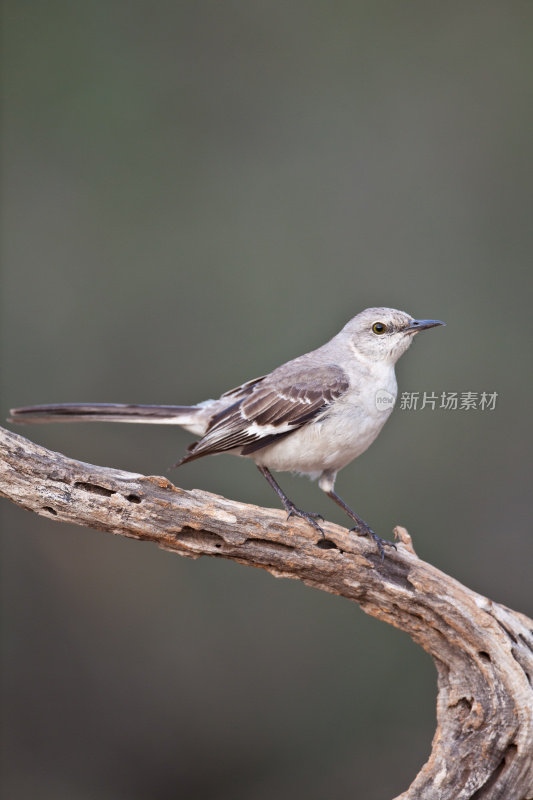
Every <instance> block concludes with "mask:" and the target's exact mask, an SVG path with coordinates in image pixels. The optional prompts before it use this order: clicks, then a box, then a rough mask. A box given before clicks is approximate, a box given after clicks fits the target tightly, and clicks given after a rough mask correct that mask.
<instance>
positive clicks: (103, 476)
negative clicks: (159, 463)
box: [0, 428, 533, 800]
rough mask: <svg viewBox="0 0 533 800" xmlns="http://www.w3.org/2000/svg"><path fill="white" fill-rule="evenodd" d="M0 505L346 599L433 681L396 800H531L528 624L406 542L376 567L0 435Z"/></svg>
mask: <svg viewBox="0 0 533 800" xmlns="http://www.w3.org/2000/svg"><path fill="white" fill-rule="evenodd" d="M0 495H2V496H3V497H6V498H8V499H10V500H12V501H13V502H15V503H17V504H18V505H19V506H22V507H23V508H25V509H28V510H30V511H35V512H36V513H38V514H42V515H44V516H47V517H49V518H53V519H55V520H57V521H61V522H71V523H74V524H76V525H84V526H87V527H91V528H96V529H98V530H102V531H108V532H109V533H114V534H118V535H120V536H128V537H133V538H136V539H142V540H144V541H152V542H155V543H156V544H157V545H158V546H159V547H162V548H163V549H165V550H170V551H172V552H174V553H178V554H180V555H182V556H187V557H188V558H199V557H200V556H215V557H217V558H229V559H232V560H233V561H237V562H239V563H241V564H247V565H249V566H254V567H261V568H263V569H266V570H267V571H268V572H270V573H272V574H273V575H275V576H277V577H286V578H297V579H299V580H301V581H303V582H304V583H306V584H307V585H309V586H314V587H315V588H317V589H321V590H323V591H326V592H332V593H334V594H338V595H342V596H343V597H347V598H350V599H351V600H354V601H355V602H356V603H359V605H360V606H361V608H362V609H363V611H365V612H366V613H368V614H371V615H372V616H374V617H377V618H378V619H381V620H383V621H384V622H388V623H390V624H391V625H394V626H396V627H397V628H400V629H401V630H404V631H406V633H408V634H409V635H410V636H411V638H412V639H413V640H414V641H415V642H417V643H418V644H419V645H420V646H421V647H423V648H424V650H427V652H428V653H430V654H431V656H432V657H433V659H434V661H435V666H436V668H437V672H438V687H439V690H438V698H437V730H436V732H435V736H434V739H433V748H432V752H431V755H430V758H429V760H428V761H427V763H426V764H425V765H424V767H423V768H422V769H421V771H420V772H419V773H418V775H417V776H416V777H415V779H414V780H413V783H412V784H411V786H410V787H409V789H407V791H405V792H404V793H403V794H402V795H400V796H399V798H397V800H400V798H401V800H415V798H416V800H437V799H438V800H448V798H449V799H450V800H466V799H467V798H469V799H470V800H474V799H475V800H481V798H483V800H497V799H498V800H499V799H500V798H501V800H527V799H528V798H533V688H532V684H533V621H532V620H530V619H528V618H527V617H526V616H524V615H523V614H520V613H518V612H516V611H512V610H511V609H508V608H506V607H505V606H502V605H500V604H498V603H495V602H493V601H491V600H489V599H487V598H486V597H483V596H482V595H479V594H477V593H476V592H473V591H472V590H470V589H468V588H467V587H465V586H462V585H461V584H460V583H458V582H457V581H456V580H454V579H453V578H451V577H449V576H448V575H445V574H444V573H442V572H440V571H439V570H437V569H436V568H435V567H433V566H431V565H430V564H427V563H425V562H424V561H421V560H420V559H419V558H418V557H417V556H416V554H415V552H414V549H413V546H412V543H411V539H410V537H409V535H408V533H407V531H405V529H403V528H396V529H395V533H396V535H397V538H398V550H397V551H394V550H393V549H392V548H390V549H387V557H386V559H385V561H384V562H382V561H381V559H380V557H379V554H378V553H377V551H376V548H375V546H374V544H373V543H371V542H369V541H368V540H366V539H365V538H362V537H358V536H356V535H354V534H350V533H349V532H348V531H347V530H346V529H345V528H341V527H339V526H337V525H333V524H330V523H324V530H325V532H326V535H327V538H326V539H325V540H324V539H320V538H319V537H318V535H317V533H316V531H315V530H313V529H312V528H311V527H310V526H309V525H308V524H307V523H306V522H305V521H302V520H300V519H290V520H289V521H288V520H287V519H286V514H285V512H283V511H278V510H272V509H266V508H259V507H257V506H252V505H246V504H244V503H237V502H234V501H230V500H227V499H225V498H223V497H219V496H217V495H214V494H210V493H209V492H203V491H199V490H192V491H185V490H183V489H179V488H177V487H176V486H174V485H173V484H172V483H170V481H168V480H167V479H166V478H162V477H153V476H148V477H147V476H143V475H137V474H134V473H129V472H121V471H118V470H115V469H108V468H104V467H98V466H93V465H91V464H84V463H83V462H80V461H74V460H72V459H70V458H67V457H65V456H63V455H61V454H59V453H54V452H52V451H50V450H47V449H45V448H43V447H40V446H39V445H36V444H34V443H32V442H30V441H29V440H27V439H25V438H23V437H22V436H18V435H16V434H13V433H11V432H9V431H7V430H4V429H3V428H0ZM355 789H356V787H354V790H355Z"/></svg>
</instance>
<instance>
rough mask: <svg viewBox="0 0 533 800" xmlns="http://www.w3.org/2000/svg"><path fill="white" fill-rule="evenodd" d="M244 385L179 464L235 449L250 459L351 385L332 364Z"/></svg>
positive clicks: (279, 372) (294, 371)
mask: <svg viewBox="0 0 533 800" xmlns="http://www.w3.org/2000/svg"><path fill="white" fill-rule="evenodd" d="M245 386H246V389H247V390H248V391H247V392H244V393H243V395H244V396H242V395H241V396H240V397H239V395H240V394H241V392H240V391H239V389H240V388H241V387H239V388H238V389H237V390H232V392H230V393H226V394H227V395H231V394H233V392H235V394H236V395H237V397H238V399H237V400H236V401H235V402H234V403H231V404H230V405H229V406H228V407H226V408H225V409H223V410H222V411H220V412H219V413H218V414H215V415H214V416H213V417H212V418H211V420H210V423H209V426H208V428H207V431H206V433H205V435H204V436H203V437H202V439H200V441H198V442H195V443H194V444H193V445H191V446H190V447H189V453H188V455H186V456H185V458H183V459H182V460H181V461H180V462H179V463H180V464H183V463H186V462H188V461H192V460H194V459H196V458H200V457H201V456H206V455H211V454H214V453H222V452H224V451H227V450H233V449H235V448H241V455H249V454H250V453H253V452H255V451H256V450H259V449H261V448H262V447H266V446H267V445H269V444H272V443H273V442H274V441H276V440H277V439H279V438H280V437H284V436H287V435H288V434H289V433H292V432H293V431H295V430H297V429H298V428H300V427H301V426H302V425H305V424H307V423H308V422H310V421H311V420H313V419H316V417H317V416H318V415H319V414H321V413H322V412H324V411H326V409H327V408H328V406H330V405H331V404H332V403H333V402H334V401H335V400H337V399H338V398H339V397H341V396H342V395H343V394H344V393H345V392H346V391H347V390H348V388H349V380H348V377H347V375H346V373H345V372H344V371H343V370H342V369H341V368H340V367H338V366H337V365H335V364H321V365H312V366H307V365H305V366H304V365H302V366H301V367H299V368H296V367H295V368H292V369H290V370H284V369H283V368H282V369H281V370H279V371H278V370H276V371H275V372H274V373H272V374H271V375H269V376H267V377H266V378H263V379H260V380H259V381H257V382H251V386H250V387H249V388H248V384H245ZM243 388H244V387H243Z"/></svg>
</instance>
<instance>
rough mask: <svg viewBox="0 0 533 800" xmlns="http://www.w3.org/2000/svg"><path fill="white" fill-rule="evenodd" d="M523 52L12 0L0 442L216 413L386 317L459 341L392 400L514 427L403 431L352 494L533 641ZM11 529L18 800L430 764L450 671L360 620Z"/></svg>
mask: <svg viewBox="0 0 533 800" xmlns="http://www.w3.org/2000/svg"><path fill="white" fill-rule="evenodd" d="M532 22H533V9H532V7H531V4H530V3H527V2H513V3H500V2H491V1H490V0H488V1H487V2H484V3H482V4H479V3H463V2H451V3H445V4H438V3H427V2H408V3H397V2H393V0H389V1H388V2H386V1H384V2H378V3H372V2H357V1H356V2H354V0H352V1H351V2H335V3H331V2H328V3H325V2H318V1H316V0H313V1H312V2H301V0H296V2H293V3H289V4H287V3H282V2H278V1H277V0H274V2H270V3H260V2H255V1H253V0H252V1H249V2H231V1H230V0H229V1H227V2H224V3H219V2H201V3H198V2H190V1H187V2H167V1H165V0H157V2H155V3H148V2H146V0H144V2H141V1H135V0H134V1H133V2H124V0H105V2H104V1H103V0H93V2H90V3H87V2H81V1H80V0H69V2H66V0H55V2H54V1H53V0H51V1H50V2H46V3H30V2H25V1H24V0H22V1H21V0H6V2H4V4H3V36H4V42H3V45H4V46H3V68H2V75H3V126H2V127H3V130H2V159H3V161H2V174H3V205H2V267H3V272H2V289H3V291H2V308H1V334H2V335H1V342H2V358H1V370H2V385H1V406H0V409H1V414H2V417H3V418H5V416H6V414H7V411H8V409H9V407H10V406H17V405H25V404H33V403H48V402H60V401H65V402H66V401H111V402H145V403H151V402H153V403H189V402H196V401H198V400H200V399H204V398H206V397H213V396H218V395H219V394H220V393H221V392H222V391H224V390H226V389H229V388H230V387H233V386H234V385H236V384H238V383H240V382H241V381H243V380H247V379H249V378H252V377H254V376H257V375H261V374H263V373H265V372H266V371H268V370H270V369H272V368H274V367H276V366H277V365H278V364H280V363H281V362H283V361H285V360H287V359H289V358H292V357H294V356H296V355H300V354H301V353H303V352H305V351H307V350H310V349H312V348H314V347H316V346H319V345H320V344H323V342H324V341H326V339H327V338H329V337H330V336H332V335H334V334H335V333H337V331H338V330H339V329H340V328H341V327H342V326H343V325H344V323H345V322H346V321H347V320H348V319H349V318H350V317H352V316H353V315H354V314H356V313H357V312H359V311H360V310H362V309H364V308H366V307H367V306H373V305H387V306H392V307H397V308H401V309H404V310H406V311H408V312H409V313H410V314H412V315H414V316H418V317H432V318H438V319H443V320H445V321H446V323H447V327H446V328H439V329H436V330H433V331H429V332H428V333H425V334H423V335H421V336H419V337H418V338H417V341H416V342H415V345H414V347H413V348H412V349H411V350H410V351H409V353H408V354H407V355H406V356H405V357H404V358H403V359H402V360H401V361H400V363H399V365H398V380H399V386H400V392H417V391H418V392H424V391H426V392H436V393H440V392H442V391H445V392H453V391H457V392H466V391H472V392H478V393H480V392H483V391H486V392H497V393H498V398H497V402H496V407H495V409H494V410H493V411H489V410H485V411H481V410H470V411H464V410H463V411H460V410H457V411H444V410H442V409H438V408H436V409H435V410H431V409H430V408H425V409H424V410H417V411H407V410H401V409H400V408H399V407H397V408H396V410H395V412H394V414H393V415H392V417H391V419H390V420H389V422H388V423H387V425H386V427H385V429H384V431H383V433H382V434H381V436H380V438H379V439H378V440H377V441H376V443H375V444H374V445H373V446H372V447H371V448H370V450H369V451H368V452H367V453H366V454H365V455H364V456H362V457H361V458H360V459H358V460H357V461H356V462H354V463H353V464H352V465H350V466H349V467H348V468H346V469H345V470H344V471H343V472H342V473H341V475H340V477H339V479H338V482H337V487H338V490H339V492H340V494H341V495H342V496H343V497H345V499H346V500H347V501H348V502H349V503H350V504H351V505H353V507H354V508H355V509H356V510H357V511H358V513H359V514H361V515H362V516H363V518H365V519H366V520H367V521H368V522H369V523H370V524H371V525H372V527H373V528H374V529H375V530H376V531H377V532H378V533H380V534H381V535H382V536H385V537H387V538H390V537H391V535H392V528H393V526H394V525H395V524H402V525H405V526H406V527H407V528H408V530H409V531H410V533H411V535H412V536H413V539H414V543H415V546H416V549H417V551H418V554H419V555H420V556H421V557H422V558H424V559H427V560H429V561H431V562H432V563H434V564H435V565H437V566H438V567H439V568H440V569H442V570H444V571H445V572H448V573H450V574H452V575H453V576H454V577H456V578H457V579H458V580H460V581H462V582H464V583H466V584H467V585H468V586H470V587H471V588H473V589H475V590H477V591H479V592H481V593H483V594H485V595H488V596H489V597H491V598H492V599H494V600H497V601H499V602H503V603H505V604H507V605H509V606H511V607H512V608H514V609H517V610H521V611H524V612H526V613H529V614H530V615H531V614H532V613H533V607H532V606H533V603H532V592H531V564H532V563H533V538H532V536H531V496H530V480H531V472H530V465H531V460H530V458H531V447H530V444H531V440H530V430H531V421H530V420H531V410H530V409H531V393H532V389H533V385H532V377H531V370H530V356H531V288H532V279H531V258H532V253H533V236H532V226H531V202H532V199H533V198H532V191H531V186H532V177H533V175H532V169H531V168H532V157H531V141H532V134H533V130H532V128H533V126H532V122H533V109H532V104H531V91H532V88H533V72H532V68H533V50H532V49H531V24H532ZM17 432H18V433H22V434H23V435H27V436H29V437H30V438H33V439H34V440H35V441H38V442H40V443H42V444H44V445H46V446H48V447H50V448H52V449H54V450H59V451H62V452H64V453H66V454H68V455H70V456H72V457H75V458H78V459H81V460H83V461H88V462H92V463H96V464H102V465H108V466H113V467H117V468H121V469H126V470H131V471H135V472H144V473H148V474H156V475H157V474H164V475H167V476H168V477H170V478H171V479H172V480H173V481H174V482H176V483H177V484H178V485H180V486H183V487H185V488H189V487H199V488H203V489H208V490H210V491H213V492H217V493H220V494H223V495H225V496H227V497H230V498H234V499H238V500H242V501H247V502H251V503H257V504H261V505H267V506H277V505H278V503H277V499H276V498H275V496H274V494H273V492H272V491H271V489H270V488H269V487H268V485H267V483H266V482H265V481H264V480H263V479H262V478H261V477H260V475H259V474H258V473H257V471H256V470H255V469H254V467H253V465H252V464H251V463H250V462H248V461H246V460H244V459H243V460H242V461H241V460H239V459H235V458H231V457H227V456H219V457H218V458H212V459H205V460H201V461H198V462H195V463H193V464H191V465H189V466H187V467H184V468H183V469H181V470H179V471H169V468H168V465H169V464H172V463H173V462H175V461H176V460H177V459H178V458H179V457H180V456H181V455H182V454H183V452H184V449H185V447H186V445H187V443H188V442H190V441H191V438H193V437H191V436H190V435H189V434H187V433H185V432H182V431H180V430H178V429H176V430H174V429H172V430H170V429H169V428H168V427H149V426H148V427H142V426H120V425H117V426H112V425H106V426H104V425H94V426H88V425H86V426H84V425H80V426H64V427H62V426H59V425H58V426H55V425H54V426H50V427H34V428H18V429H17ZM280 481H281V483H282V485H283V487H284V488H285V490H286V491H287V493H288V494H289V496H290V497H291V498H293V499H294V500H295V501H296V502H297V503H299V504H300V505H301V506H302V507H304V508H308V509H312V510H316V511H321V512H322V513H324V514H325V515H326V516H327V518H328V519H331V520H334V521H336V522H339V523H342V524H346V520H345V519H344V517H343V515H342V513H341V512H340V510H339V509H337V508H336V507H335V506H334V505H333V503H331V501H329V500H328V499H327V498H326V497H324V496H322V494H321V493H320V491H319V490H318V488H317V487H316V486H315V485H313V484H311V483H309V482H308V481H306V480H304V479H301V478H295V477H292V476H287V475H282V476H281V477H280ZM1 514H2V536H1V548H2V576H1V577H2V580H1V592H2V634H1V636H2V639H1V645H2V647H1V650H2V697H1V702H2V707H3V714H2V736H3V770H2V784H3V789H4V796H5V797H9V798H10V800H26V799H27V798H33V797H35V796H39V797H40V798H42V800H63V798H65V799H66V798H68V800H86V799H88V798H91V799H92V798H99V800H146V799H147V798H150V800H167V799H169V798H174V797H195V798H200V799H203V798H208V799H211V798H217V799H218V798H220V799H221V800H226V799H227V800H230V799H231V800H266V798H271V797H273V796H276V797H277V798H279V800H286V799H288V798H292V797H294V795H295V793H296V794H297V795H298V794H300V795H301V796H304V795H305V796H306V797H307V798H310V799H311V800H322V798H324V797H326V796H327V797H328V798H340V797H345V796H347V794H348V793H349V792H350V793H353V794H354V796H357V797H361V798H363V797H364V798H365V800H374V799H375V800H378V798H386V797H391V796H393V795H395V794H398V793H399V792H400V791H402V790H404V789H405V788H406V787H407V785H408V784H409V782H410V781H411V779H412V778H413V777H414V775H415V773H416V772H417V770H418V769H419V767H420V766H421V765H422V763H423V762H424V761H425V759H426V758H427V755H428V753H429V750H430V744H431V738H432V735H433V732H434V727H435V696H436V674H435V670H434V668H433V664H432V662H431V659H430V658H429V656H427V655H426V654H425V653H423V652H422V651H421V650H420V649H419V648H418V647H416V646H415V645H414V644H413V643H412V642H411V641H410V639H409V638H408V637H407V636H406V635H404V634H402V633H400V632H398V631H396V630H393V629H391V628H390V627H389V626H387V625H384V624H383V623H380V622H377V621H376V620H373V619H370V618H368V617H366V616H365V615H364V614H363V613H362V612H361V611H360V610H359V608H358V607H357V606H356V605H354V604H352V603H349V602H348V601H346V600H344V599H340V598H337V597H333V596H328V595H326V594H324V593H321V592H318V591H315V590H312V589H310V588H307V587H305V586H303V585H300V584H298V583H296V582H293V581H287V580H275V579H274V578H272V577H271V576H269V575H267V574H266V573H264V572H263V571H261V570H251V569H246V568H244V567H242V566H239V565H237V564H233V563H227V562H223V561H215V560H208V559H202V560H199V561H196V562H193V561H189V560H186V559H180V558H173V557H172V556H171V555H170V554H169V553H167V552H162V551H158V550H157V549H156V548H155V547H154V546H152V545H147V544H141V543H139V542H135V541H130V540H121V539H119V538H116V539H115V538H113V537H112V536H109V535H106V534H102V533H98V532H95V531H91V530H84V529H81V528H74V527H67V526H64V525H59V524H57V523H54V522H53V521H49V520H47V519H45V518H43V517H37V516H35V515H32V514H30V513H28V512H25V511H22V510H21V509H19V508H17V507H15V506H14V505H12V504H10V503H8V502H7V501H5V502H3V503H2V506H1Z"/></svg>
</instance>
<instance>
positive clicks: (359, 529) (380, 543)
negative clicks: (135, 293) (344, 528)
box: [350, 525, 398, 561]
mask: <svg viewBox="0 0 533 800" xmlns="http://www.w3.org/2000/svg"><path fill="white" fill-rule="evenodd" d="M353 531H355V532H356V533H357V534H359V535H360V536H368V537H369V538H370V539H373V540H374V542H375V543H376V545H377V548H378V550H379V554H380V556H381V560H382V561H385V547H394V549H395V550H397V549H398V548H397V547H396V545H395V544H394V542H389V540H388V539H382V538H381V536H378V535H377V533H374V531H373V530H372V528H369V527H368V525H356V526H355V527H354V528H350V533H352V532H353Z"/></svg>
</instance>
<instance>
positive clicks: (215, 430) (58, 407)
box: [9, 307, 445, 559]
mask: <svg viewBox="0 0 533 800" xmlns="http://www.w3.org/2000/svg"><path fill="white" fill-rule="evenodd" d="M439 325H445V323H444V322H441V321H440V320H434V319H414V318H413V317H412V316H411V315H410V314H407V313H406V312H404V311H399V310H397V309H393V308H384V307H376V308H367V309H365V310H364V311H361V312H360V313H359V314H357V315H356V316H355V317H353V318H352V319H351V320H350V321H349V322H348V323H347V324H346V325H345V326H344V327H343V328H342V329H341V331H340V332H339V333H338V334H337V335H336V336H334V337H333V338H332V339H330V340H329V341H328V342H326V344H324V345H322V346H321V347H319V348H318V349H316V350H312V351H311V352H309V353H306V354H304V355H302V356H299V357H298V358H294V359H292V360H291V361H288V362H286V363H285V364H282V365H281V366H280V367H278V368H277V369H274V370H273V371H272V372H270V373H269V374H267V375H263V376H261V377H259V378H254V379H252V380H249V381H247V382H246V383H243V384H241V385H240V386H237V387H235V388H234V389H230V390H229V391H227V392H224V394H222V395H221V396H220V397H219V398H217V399H211V400H204V401H202V402H199V403H197V404H196V405H193V406H179V405H135V404H122V403H63V404H53V405H41V406H25V407H21V408H14V409H11V417H10V420H9V421H11V422H16V423H40V422H86V421H87V422H91V421H94V422H141V423H151V424H170V425H179V426H181V427H182V428H185V430H187V431H189V432H191V433H193V434H194V435H196V436H197V437H199V438H198V440H197V441H195V442H193V443H192V444H191V445H189V447H188V448H187V452H186V454H185V455H184V456H183V457H182V458H181V459H180V460H179V461H178V462H177V464H174V465H173V466H175V467H177V466H181V465H183V464H187V463H189V462H191V461H194V460H196V459H198V458H202V457H204V456H207V455H215V454H219V453H231V454H233V455H238V456H243V457H247V458H250V459H252V461H254V462H255V464H256V466H257V468H258V469H259V472H260V473H261V474H262V475H263V476H264V477H265V478H266V480H267V481H268V483H269V484H270V486H271V487H272V488H273V489H274V491H275V492H276V494H277V495H278V497H279V499H280V500H281V503H282V505H283V507H284V508H285V511H286V512H287V515H288V518H290V517H300V518H302V519H304V520H306V521H307V522H308V523H309V524H310V525H311V526H312V527H313V528H314V529H315V530H316V531H317V532H318V533H319V534H320V535H321V536H323V537H325V534H324V531H323V529H322V527H321V526H320V524H319V521H323V517H322V516H321V515H320V514H316V513H313V512H308V511H304V510H302V509H300V508H297V507H296V505H295V504H294V503H293V502H292V500H290V499H289V498H288V497H287V495H286V494H285V492H284V491H283V489H282V488H281V486H280V485H279V483H278V482H277V480H276V479H275V478H274V476H273V475H272V472H271V470H274V471H275V472H293V473H299V474H302V475H307V476H308V477H310V478H311V479H312V480H318V486H319V488H320V489H321V490H322V491H323V492H325V493H326V494H327V495H328V496H329V497H330V498H331V499H332V500H333V501H334V502H335V503H337V505H339V506H340V507H341V508H342V509H343V511H344V512H345V513H346V515H347V516H348V517H349V518H350V519H351V520H352V521H353V522H354V523H355V526H354V527H353V528H351V531H355V532H356V533H358V534H360V535H366V536H368V537H370V538H371V539H373V541H374V542H375V544H376V546H377V549H378V550H379V553H380V555H381V558H382V559H383V558H384V557H385V546H386V545H390V546H392V547H394V544H393V543H392V542H389V541H387V540H386V539H382V538H381V537H380V536H378V535H377V534H376V533H375V532H374V531H373V530H372V528H370V526H369V525H367V523H366V522H365V521H364V520H363V519H362V518H361V517H359V516H358V514H356V513H355V511H353V509H352V508H350V506H348V505H347V504H346V503H345V502H344V500H343V499H342V498H341V497H340V496H339V495H338V494H337V493H336V492H335V488H334V487H335V479H336V476H337V473H338V472H339V470H341V469H342V468H343V467H345V466H346V465H347V464H349V463H350V462H351V461H353V460H354V459H355V458H357V457H358V456H360V455H361V454H362V453H363V452H364V451H365V450H366V449H367V448H368V447H369V446H370V445H371V444H372V442H373V441H374V440H375V439H376V437H377V436H378V434H379V433H380V431H381V429H382V427H383V425H384V424H385V422H386V421H387V419H388V418H389V416H390V414H391V412H392V410H393V407H394V404H395V401H396V397H397V392H398V388H397V382H396V375H395V364H396V362H397V361H398V359H399V358H400V356H401V355H403V353H405V351H406V350H407V349H408V348H409V347H410V345H411V343H412V342H413V339H414V337H415V336H416V335H417V334H418V333H419V332H420V331H423V330H427V329H429V328H434V327H437V326H439Z"/></svg>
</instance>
